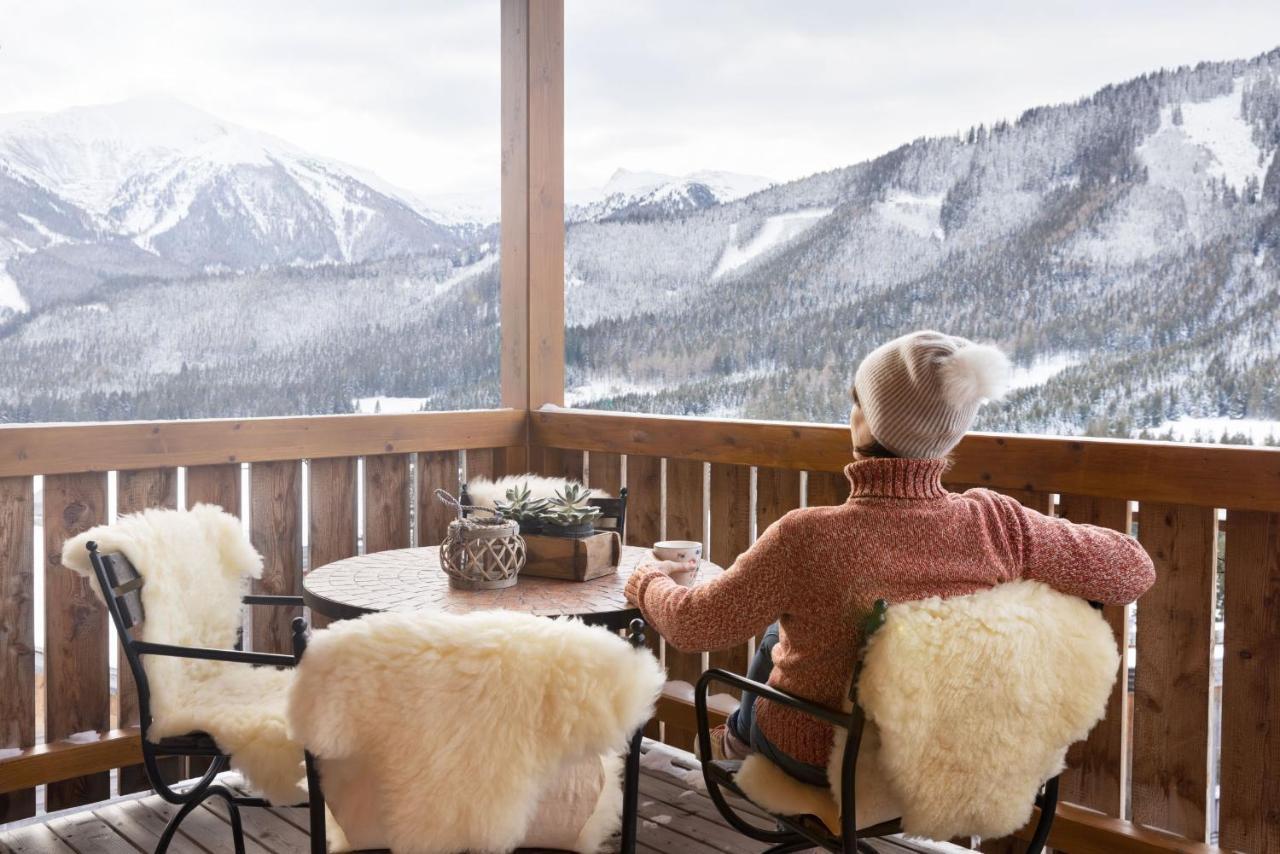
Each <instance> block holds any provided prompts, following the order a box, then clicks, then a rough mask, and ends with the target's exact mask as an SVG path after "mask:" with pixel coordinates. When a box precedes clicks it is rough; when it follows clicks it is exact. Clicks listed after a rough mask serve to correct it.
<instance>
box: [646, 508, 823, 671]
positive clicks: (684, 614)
mask: <svg viewBox="0 0 1280 854" xmlns="http://www.w3.org/2000/svg"><path fill="white" fill-rule="evenodd" d="M788 527H789V525H788V523H787V517H783V518H782V519H780V520H778V521H777V522H775V523H774V524H773V525H771V526H770V527H769V529H768V530H767V531H765V532H764V534H762V535H761V536H760V538H759V539H758V540H756V542H755V544H754V545H752V546H751V548H749V549H747V550H746V551H745V552H743V553H742V554H741V555H739V556H738V559H737V560H736V561H734V562H733V566H731V567H729V568H728V569H727V570H725V571H724V573H723V574H722V575H720V576H719V577H717V578H715V579H714V580H712V581H710V582H708V583H706V584H699V585H697V586H695V587H682V586H681V585H679V584H677V583H676V582H674V581H672V580H671V578H669V577H668V576H667V575H666V573H664V572H663V571H662V570H660V569H657V568H653V567H640V568H638V569H637V570H636V571H635V572H633V573H632V574H631V578H629V579H628V580H627V599H628V600H630V601H631V602H634V603H635V604H636V605H638V606H639V608H640V612H641V613H642V614H644V618H645V620H646V621H647V622H648V623H649V624H650V625H651V626H653V627H654V629H656V630H657V632H658V633H659V634H661V635H662V636H663V637H664V638H666V640H667V643H669V644H671V645H672V646H674V647H675V648H676V649H678V650H680V651H681V652H704V651H709V650H716V649H725V648H726V647H730V646H734V645H735V644H739V643H745V642H746V641H747V639H748V638H752V637H755V636H756V635H758V634H760V632H762V631H763V630H764V629H765V628H767V627H768V626H769V624H770V623H772V622H774V621H775V620H777V618H778V617H779V615H781V614H782V613H783V612H784V611H786V610H787V609H788V607H789V605H790V603H791V597H792V593H793V591H794V590H795V589H796V588H797V586H799V585H800V584H801V582H800V579H799V577H798V576H799V573H800V572H801V570H802V566H801V563H800V561H799V560H798V558H797V555H795V554H794V553H793V552H794V546H795V541H794V538H791V537H789V536H788V535H787V533H786V529H787V528H788Z"/></svg>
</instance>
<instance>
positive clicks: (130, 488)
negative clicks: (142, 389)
mask: <svg viewBox="0 0 1280 854" xmlns="http://www.w3.org/2000/svg"><path fill="white" fill-rule="evenodd" d="M177 506H178V470H177V469H135V470H133V471H122V472H120V473H119V474H118V475H116V514H117V515H118V516H125V515H127V514H129V513H137V512H139V511H142V510H147V509H150V508H152V507H168V508H173V507H177ZM116 686H117V688H116V691H117V697H118V699H119V704H120V715H119V719H118V721H117V722H116V726H117V727H130V726H137V725H138V721H139V711H138V685H137V683H136V682H135V681H134V678H133V671H132V670H131V669H129V663H128V662H127V661H126V660H125V656H124V647H122V646H120V647H118V652H117V655H116ZM160 770H161V773H163V774H164V779H166V780H168V781H170V782H176V781H178V780H182V779H185V777H186V763H185V762H184V761H183V760H182V759H179V758H176V757H175V758H167V759H162V760H160ZM117 785H118V788H119V792H120V794H122V795H127V794H130V793H132V792H141V791H145V790H146V789H150V788H151V783H150V782H149V781H148V780H147V772H146V769H145V768H144V767H143V766H142V765H130V766H129V767H127V768H121V769H120V774H119V777H118V780H117Z"/></svg>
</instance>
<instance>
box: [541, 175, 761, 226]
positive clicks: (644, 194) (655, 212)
mask: <svg viewBox="0 0 1280 854" xmlns="http://www.w3.org/2000/svg"><path fill="white" fill-rule="evenodd" d="M773 183H774V182H772V181H770V180H769V179H768V178H761V177H759V176H757V175H740V174H737V173H734V172H715V171H703V172H694V173H692V174H690V175H684V176H674V175H663V174H661V173H658V172H632V171H630V170H627V169H619V170H617V171H616V172H614V173H613V175H612V176H611V177H610V178H609V181H608V183H606V184H605V185H604V186H603V187H601V188H599V189H591V190H579V191H576V192H569V193H567V194H566V211H565V219H566V220H567V221H568V222H585V221H591V222H625V221H628V220H635V221H639V220H651V219H660V218H663V217H671V216H679V215H681V214H685V213H690V212H692V211H697V210H703V209H705V208H709V207H714V206H715V205H720V204H725V203H727V202H734V201H737V200H738V199H741V198H744V197H746V196H749V195H751V194H752V193H757V192H759V191H761V190H763V189H765V188H766V187H770V186H772V185H773Z"/></svg>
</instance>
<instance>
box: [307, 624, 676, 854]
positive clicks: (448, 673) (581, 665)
mask: <svg viewBox="0 0 1280 854" xmlns="http://www.w3.org/2000/svg"><path fill="white" fill-rule="evenodd" d="M663 680H664V674H663V672H662V669H661V668H660V667H659V666H658V664H657V662H656V661H655V660H654V658H653V656H652V655H650V654H649V653H648V652H647V651H646V650H643V649H641V650H636V649H632V648H631V647H630V646H629V645H628V644H627V643H626V642H625V641H624V640H622V639H621V638H620V637H618V636H617V635H613V634H610V633H609V632H607V631H605V630H604V629H599V628H591V627H588V626H585V625H583V624H582V623H578V622H576V621H568V620H549V619H546V618H543V617H534V616H531V615H527V614H519V613H514V612H508V611H484V612H477V613H473V614H466V615H448V614H376V615H372V616H368V617H364V618H362V619H359V620H349V621H344V622H341V623H335V624H333V625H332V626H330V627H329V628H328V629H326V630H323V631H319V632H316V634H315V635H314V637H313V640H312V642H311V644H310V646H309V647H308V648H307V653H306V655H305V656H304V657H303V660H302V663H301V665H300V666H299V668H298V671H297V678H296V680H295V681H294V684H293V686H292V689H291V692H290V698H289V723H290V731H291V732H292V733H293V735H294V736H295V737H296V738H298V739H299V740H300V741H302V742H303V743H305V744H306V745H307V747H308V749H310V750H311V751H312V752H313V753H314V754H315V755H316V756H317V757H318V758H319V759H320V760H321V773H322V781H323V787H324V790H325V795H326V799H330V800H331V801H332V802H331V804H330V806H331V810H332V814H333V816H334V817H335V818H336V820H337V823H338V824H339V825H343V827H344V829H346V830H347V831H348V832H347V833H346V836H347V837H348V840H347V841H348V842H349V843H351V844H355V845H360V846H370V845H377V844H385V845H387V847H390V848H391V849H392V850H394V851H396V852H398V854H420V852H454V851H462V850H473V851H509V850H512V849H514V848H516V847H519V846H521V845H534V844H536V845H540V846H542V845H548V843H549V842H550V843H552V844H556V847H569V848H572V849H573V850H576V851H583V852H592V851H596V850H597V849H598V848H599V846H600V845H601V844H602V843H603V842H604V841H605V840H607V839H608V838H609V836H610V835H611V834H612V833H613V831H614V830H615V829H616V828H617V825H618V816H619V810H620V807H621V794H620V792H619V789H618V785H617V771H618V767H619V763H618V762H617V759H616V757H617V756H618V755H619V754H620V753H621V752H622V751H624V750H625V749H626V747H627V742H628V739H629V737H630V735H631V734H632V733H633V732H634V731H635V730H636V729H637V728H638V727H639V726H641V725H642V724H643V723H644V722H645V721H647V720H648V719H649V717H650V716H651V714H652V711H653V706H654V703H655V702H656V700H657V697H658V694H659V692H660V690H661V688H662V684H663ZM602 756H603V757H606V758H607V760H608V761H607V763H605V764H604V765H602V758H601V757H602ZM575 765H578V766H580V767H578V768H574V766H575ZM584 768H585V769H586V773H585V778H586V779H585V780H584V773H583V769H584ZM602 772H603V773H602ZM602 777H603V778H604V779H605V780H606V781H609V782H608V784H607V785H605V786H604V793H603V797H598V796H597V797H598V800H597V797H593V798H591V802H590V803H589V804H588V806H589V808H590V809H589V810H587V811H586V812H584V811H582V810H580V809H577V808H576V807H574V806H572V805H573V804H579V803H581V799H580V798H578V797H576V796H575V792H574V791H573V789H574V787H579V788H581V787H584V786H595V787H596V788H595V789H592V790H591V791H593V792H596V791H599V788H598V787H599V784H600V781H601V778H602ZM566 786H567V787H568V790H569V791H568V792H567V793H566V792H565V787H566ZM556 790H558V792H559V794H557V791H556ZM578 794H580V792H579V793H578ZM548 795H551V797H548ZM549 801H552V802H556V803H553V804H550V805H549V803H548V802H549ZM566 802H568V803H570V807H569V808H568V809H569V812H570V813H573V814H572V815H566V814H564V810H565V806H564V804H565V803H566ZM553 810H559V811H560V812H555V813H553V812H551V811H553ZM552 817H555V818H558V819H561V820H562V821H561V822H560V823H562V824H563V823H566V822H567V823H568V825H569V828H568V829H569V831H570V835H569V836H568V838H567V839H562V840H559V841H558V842H557V841H556V840H555V839H554V837H555V830H556V828H555V827H551V826H550V825H554V824H556V823H558V822H557V821H555V820H552V821H548V818H552ZM353 822H356V823H359V824H360V825H361V826H362V829H361V830H359V831H355V830H354V828H353V827H352V823H353ZM368 828H375V829H377V828H380V829H381V837H382V838H380V839H372V838H370V836H371V834H370V832H369V830H368ZM560 830H561V836H563V831H564V827H563V826H562V827H561V828H560ZM535 832H536V833H541V834H542V835H541V836H540V837H538V838H533V839H531V838H530V836H531V833H535ZM357 835H359V837H360V838H359V841H357V839H356V838H355V837H356V836H357ZM338 841H339V844H341V843H342V840H341V839H339V840H338Z"/></svg>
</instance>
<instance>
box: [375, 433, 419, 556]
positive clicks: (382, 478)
mask: <svg viewBox="0 0 1280 854" xmlns="http://www.w3.org/2000/svg"><path fill="white" fill-rule="evenodd" d="M409 494H410V493H409V458H408V456H406V455H405V454H378V455H377V456H371V457H365V458H364V550H365V553H366V554H369V553H372V552H382V551H387V550H388V549H404V548H408V547H409V546H410V545H412V543H411V541H410V539H409V535H410V530H409Z"/></svg>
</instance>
